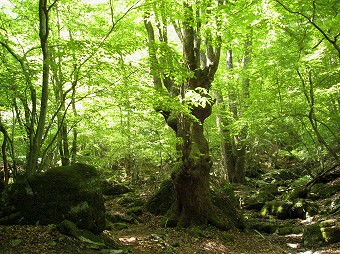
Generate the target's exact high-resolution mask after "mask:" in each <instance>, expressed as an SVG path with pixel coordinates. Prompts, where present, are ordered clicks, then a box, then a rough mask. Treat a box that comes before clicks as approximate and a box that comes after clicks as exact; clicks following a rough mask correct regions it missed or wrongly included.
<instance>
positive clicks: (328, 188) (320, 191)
mask: <svg viewBox="0 0 340 254" xmlns="http://www.w3.org/2000/svg"><path fill="white" fill-rule="evenodd" d="M339 192H340V183H335V184H323V183H317V184H314V185H313V186H312V187H311V190H310V193H309V196H310V197H311V198H313V199H321V198H328V197H331V196H333V195H335V194H337V193H339Z"/></svg>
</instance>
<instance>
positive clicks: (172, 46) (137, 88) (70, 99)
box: [0, 0, 340, 182]
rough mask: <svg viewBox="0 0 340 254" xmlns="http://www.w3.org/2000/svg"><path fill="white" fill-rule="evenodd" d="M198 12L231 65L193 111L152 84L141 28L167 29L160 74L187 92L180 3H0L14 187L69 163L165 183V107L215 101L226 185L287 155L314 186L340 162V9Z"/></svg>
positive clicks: (6, 142)
mask: <svg viewBox="0 0 340 254" xmlns="http://www.w3.org/2000/svg"><path fill="white" fill-rule="evenodd" d="M40 2H42V1H40ZM189 2H190V3H191V1H189ZM189 2H188V3H189ZM194 2H195V3H193V5H194V8H196V9H197V10H198V9H199V8H202V10H203V9H204V10H203V11H202V13H203V14H201V17H200V18H201V20H200V23H197V24H196V25H197V26H198V25H200V26H201V27H200V30H199V33H202V34H203V35H204V36H205V38H206V39H205V40H206V42H207V41H208V40H210V42H209V43H210V44H212V45H218V46H219V47H220V49H221V56H220V61H219V66H218V70H217V72H216V74H215V78H214V81H213V83H212V87H211V89H210V91H207V90H204V89H203V90H201V91H200V90H198V89H196V90H189V91H187V93H186V98H185V102H184V100H182V99H180V98H179V97H178V96H172V97H171V96H169V95H167V94H166V93H164V91H163V92H162V91H159V90H157V89H155V88H154V83H153V80H152V75H150V61H149V55H148V40H147V38H148V35H147V30H146V29H145V26H144V24H143V20H144V19H149V20H150V21H151V22H153V23H154V24H155V29H158V30H159V31H161V30H162V29H165V28H166V29H167V30H168V31H167V37H168V38H167V40H166V41H165V40H162V39H161V40H159V41H158V42H156V43H155V46H154V47H155V48H154V50H155V51H156V54H157V57H159V61H158V63H157V66H156V67H155V68H153V70H152V71H151V72H152V74H153V75H158V76H162V77H170V78H172V79H173V80H175V81H177V82H180V80H182V79H185V78H187V77H188V76H190V75H191V73H190V72H189V73H188V70H186V69H185V68H183V56H182V52H181V51H180V48H179V47H178V45H179V41H180V38H178V35H177V34H176V31H175V30H176V26H171V24H176V22H178V21H180V20H181V19H183V16H182V15H181V11H182V9H181V8H182V6H181V4H177V3H174V2H173V1H157V2H153V1H137V2H133V1H109V2H108V1H101V2H100V1H77V2H74V1H51V2H50V3H48V4H49V5H46V6H45V7H44V8H45V9H43V10H44V11H41V12H40V13H39V11H38V10H39V9H38V6H37V3H36V1H15V0H12V1H1V19H0V21H1V26H0V28H1V29H0V31H1V33H0V43H1V48H0V50H1V62H0V64H1V68H0V80H1V86H0V89H1V98H0V106H1V108H0V116H1V117H0V120H1V121H0V126H1V128H0V130H1V132H2V134H3V135H2V136H1V140H2V144H3V145H2V161H3V165H4V166H5V167H7V168H8V167H9V169H10V170H11V171H12V172H13V174H14V177H15V175H16V174H17V173H18V172H19V171H21V170H26V171H27V173H34V172H35V171H40V170H46V169H47V168H49V167H52V166H55V165H60V164H63V165H67V164H69V163H72V162H84V163H91V164H93V165H95V166H97V167H98V168H101V169H107V170H123V171H120V172H125V173H126V176H127V177H129V178H130V179H133V180H137V179H138V178H139V177H140V176H142V175H146V176H150V175H153V176H157V175H161V174H162V173H164V172H166V165H167V164H171V163H172V162H173V161H175V160H176V150H175V147H176V142H177V141H176V137H175V135H174V133H173V131H172V130H171V129H170V128H169V127H168V126H167V125H166V123H165V122H164V118H163V117H162V116H161V114H160V113H159V112H157V110H155V109H158V108H159V107H160V105H161V106H162V107H166V108H171V109H173V110H174V111H176V114H180V113H184V114H185V113H186V112H188V111H189V110H190V107H191V105H205V104H211V105H213V111H212V115H211V116H210V117H209V118H208V119H207V120H206V121H205V123H204V132H205V135H206V137H207V139H208V141H209V145H210V150H211V155H212V157H213V161H214V167H213V174H215V175H216V176H218V177H222V178H226V179H229V180H230V181H231V182H243V181H244V180H245V178H244V177H245V175H246V174H247V173H245V172H251V171H252V170H254V169H256V168H259V167H263V166H265V167H268V168H280V167H281V165H280V163H282V160H285V159H287V158H294V160H295V161H296V162H298V163H300V164H301V165H300V166H301V169H303V170H304V171H305V173H306V175H310V176H313V175H315V174H317V173H319V172H322V171H324V170H325V169H327V168H329V167H331V166H332V165H333V164H339V155H338V151H339V135H338V134H339V133H338V130H339V123H340V119H339V118H340V114H339V79H340V73H339V56H340V49H339V42H338V40H337V39H338V38H339V36H340V34H339V27H340V24H339V18H338V12H339V8H340V7H339V3H338V2H337V1H307V2H294V3H291V2H284V1H269V0H268V1H251V2H249V1H222V0H221V1H218V4H214V3H213V2H212V1H197V3H196V1H194ZM46 4H47V3H46ZM198 6H200V7H199V8H198ZM151 12H152V13H151ZM150 13H151V14H150ZM39 15H40V21H39ZM216 21H217V22H216ZM39 22H40V26H39ZM215 35H216V36H215ZM159 36H160V37H161V34H160V35H159ZM206 42H204V41H202V42H201V43H202V45H203V46H202V48H206V47H209V46H208V43H206ZM155 73H156V74H155ZM208 92H209V98H208V97H207V96H205V93H208ZM327 162H328V164H327ZM120 175H121V174H120ZM6 181H8V179H7V178H6Z"/></svg>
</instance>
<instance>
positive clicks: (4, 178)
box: [0, 119, 9, 185]
mask: <svg viewBox="0 0 340 254" xmlns="http://www.w3.org/2000/svg"><path fill="white" fill-rule="evenodd" d="M0 120H1V119H0ZM0 132H2V134H3V136H4V140H3V142H2V145H1V154H2V161H3V165H4V171H3V175H1V179H0V182H3V183H4V184H5V185H7V184H8V181H9V168H8V165H9V164H8V159H7V141H8V139H9V136H8V133H7V130H6V129H5V126H3V125H2V123H1V122H0Z"/></svg>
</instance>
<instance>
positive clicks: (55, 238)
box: [0, 197, 340, 254]
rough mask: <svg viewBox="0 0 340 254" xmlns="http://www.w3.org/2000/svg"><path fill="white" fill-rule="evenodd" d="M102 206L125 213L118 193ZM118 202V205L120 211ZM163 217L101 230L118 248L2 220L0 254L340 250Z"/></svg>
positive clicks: (297, 238) (271, 253) (309, 252)
mask: <svg viewBox="0 0 340 254" xmlns="http://www.w3.org/2000/svg"><path fill="white" fill-rule="evenodd" d="M106 206H107V208H109V209H114V211H112V212H113V213H116V214H119V213H124V212H125V211H124V208H123V207H122V206H120V205H119V202H117V197H107V199H106ZM117 207H121V210H120V211H119V210H118V209H117ZM160 221H161V218H160V217H157V216H153V215H151V214H149V213H143V215H141V216H140V217H138V220H136V221H134V222H133V223H126V226H125V227H124V228H123V229H118V228H115V227H114V226H113V227H112V228H111V229H110V230H106V231H104V232H103V235H105V236H106V237H109V238H110V239H112V240H113V241H114V242H115V243H117V246H120V247H119V249H116V248H115V250H113V249H110V250H109V249H101V250H100V249H93V248H89V246H85V245H84V243H82V242H81V241H79V240H77V239H75V238H72V237H69V236H66V235H63V234H61V233H60V232H59V231H58V230H57V228H56V226H53V225H50V226H0V254H11V253H20V254H21V253H25V254H26V253H27V254H30V253H37V254H41V253H46V254H53V253H58V254H59V253H70V254H71V253H85V254H86V253H88V254H92V253H102V254H105V253H106V254H115V253H122V254H124V253H133V254H142V253H144V254H147V253H150V254H152V253H164V254H166V253H178V254H208V253H210V254H212V253H219V254H222V253H228V254H241V253H245V254H246V253H247V254H258V253H263V254H265V253H268V254H276V253H277V254H282V253H304V254H312V253H315V254H321V253H323V254H326V253H327V254H331V253H332V254H333V253H340V245H339V243H338V244H334V245H329V246H327V247H324V248H319V249H317V250H307V249H304V248H303V247H302V244H301V241H302V239H301V238H302V235H286V236H279V235H277V234H263V233H260V232H257V231H245V232H238V231H220V230H217V229H215V228H212V227H208V228H206V229H203V230H198V231H197V230H192V229H184V230H177V229H173V228H163V227H160Z"/></svg>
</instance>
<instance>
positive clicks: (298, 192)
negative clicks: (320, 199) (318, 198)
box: [285, 186, 308, 201]
mask: <svg viewBox="0 0 340 254" xmlns="http://www.w3.org/2000/svg"><path fill="white" fill-rule="evenodd" d="M307 193H308V189H307V188H306V187H304V186H300V187H296V188H295V189H293V190H291V191H290V192H288V193H287V194H286V195H285V199H286V200H289V201H294V200H295V199H299V198H306V197H307Z"/></svg>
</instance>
